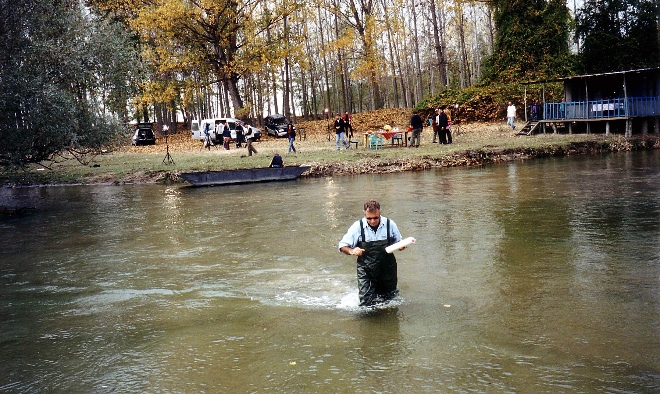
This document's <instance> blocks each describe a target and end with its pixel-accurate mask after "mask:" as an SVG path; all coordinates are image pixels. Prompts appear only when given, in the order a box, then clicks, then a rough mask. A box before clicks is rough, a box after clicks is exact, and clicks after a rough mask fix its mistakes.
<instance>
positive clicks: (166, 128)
mask: <svg viewBox="0 0 660 394" xmlns="http://www.w3.org/2000/svg"><path fill="white" fill-rule="evenodd" d="M169 130H170V127H169V126H168V125H164V126H163V132H164V133H165V151H166V152H167V153H166V154H165V158H163V164H174V159H172V155H170V143H169V140H168V137H169V135H170V133H169Z"/></svg>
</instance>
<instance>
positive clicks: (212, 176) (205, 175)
mask: <svg viewBox="0 0 660 394" xmlns="http://www.w3.org/2000/svg"><path fill="white" fill-rule="evenodd" d="M308 169H309V166H299V167H280V168H270V167H266V168H246V169H241V170H225V171H203V172H183V173H180V174H179V176H180V177H181V178H183V179H184V180H186V181H187V182H189V183H191V184H192V185H194V186H216V185H232V184H238V183H253V182H272V181H287V180H293V179H296V178H298V177H299V176H300V175H302V173H303V172H305V171H307V170H308Z"/></svg>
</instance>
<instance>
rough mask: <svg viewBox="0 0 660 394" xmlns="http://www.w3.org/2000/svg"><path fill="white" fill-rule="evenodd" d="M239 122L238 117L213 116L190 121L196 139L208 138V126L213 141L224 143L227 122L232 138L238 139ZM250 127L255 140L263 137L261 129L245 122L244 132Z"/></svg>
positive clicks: (193, 136)
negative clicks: (205, 131)
mask: <svg viewBox="0 0 660 394" xmlns="http://www.w3.org/2000/svg"><path fill="white" fill-rule="evenodd" d="M238 122H240V120H239V119H236V118H211V119H202V120H201V121H199V120H193V121H192V122H190V129H191V131H192V138H193V139H194V140H200V141H203V140H204V139H205V138H206V135H205V134H204V130H205V129H206V128H207V127H208V129H209V135H210V136H211V140H212V141H213V143H222V130H223V129H224V127H225V124H228V125H229V130H230V131H231V139H232V140H236V123H238ZM248 128H251V129H252V133H253V138H254V140H255V141H257V140H258V139H259V138H261V130H259V129H258V128H256V127H252V126H250V125H248V124H247V123H245V122H243V129H244V130H245V131H244V133H247V129H248ZM216 130H217V133H216Z"/></svg>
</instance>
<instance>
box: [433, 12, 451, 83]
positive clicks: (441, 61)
mask: <svg viewBox="0 0 660 394" xmlns="http://www.w3.org/2000/svg"><path fill="white" fill-rule="evenodd" d="M429 8H430V9H431V24H432V25H433V46H434V48H435V56H436V61H437V63H438V64H437V67H438V79H439V80H440V87H441V89H443V90H444V89H445V88H446V87H447V70H446V67H447V59H446V58H445V46H444V31H445V25H444V23H443V21H442V20H439V18H438V7H437V6H436V4H435V0H431V4H430V7H429ZM440 12H442V11H440ZM443 19H444V18H443ZM441 37H442V38H443V41H440V38H441Z"/></svg>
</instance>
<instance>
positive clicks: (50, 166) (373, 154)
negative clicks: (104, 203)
mask: <svg viewBox="0 0 660 394" xmlns="http://www.w3.org/2000/svg"><path fill="white" fill-rule="evenodd" d="M399 122H400V123H401V125H398V126H399V127H403V124H404V122H405V121H402V120H399ZM391 123H394V126H397V121H396V120H392V121H391ZM298 127H299V128H303V129H305V134H306V138H305V139H302V138H300V137H299V139H298V141H296V144H295V146H296V149H297V153H287V149H288V141H287V140H286V139H282V138H279V139H276V138H273V137H264V138H263V139H262V140H261V141H259V142H257V143H255V144H254V146H255V147H256V149H257V150H258V151H259V153H258V154H257V155H254V156H251V157H250V156H247V151H246V149H245V148H241V149H237V148H235V146H232V149H230V150H228V151H227V150H224V149H222V148H221V147H213V148H211V149H209V150H207V149H203V148H201V144H200V142H199V141H193V140H192V139H191V138H190V134H189V133H187V132H181V133H178V134H175V135H172V136H170V137H169V138H168V140H167V143H166V142H165V139H164V138H160V139H159V140H158V143H157V144H156V145H155V146H140V147H131V146H125V147H120V148H118V149H116V150H114V151H112V152H107V153H104V154H101V155H98V156H94V157H88V161H85V163H84V164H83V163H80V162H78V161H77V160H74V158H72V157H63V158H61V160H60V161H58V162H53V163H45V165H44V166H38V165H35V166H32V167H29V168H25V169H21V170H18V171H13V172H5V173H2V174H0V178H1V180H2V183H3V185H6V186H33V185H70V184H116V185H119V184H141V183H182V182H183V180H181V179H180V178H179V177H178V174H179V173H181V172H191V171H208V170H223V169H236V168H255V167H265V166H267V165H268V164H269V162H270V159H271V157H272V156H273V155H274V153H275V152H278V153H280V154H282V155H283V157H284V160H285V165H290V166H293V165H303V164H304V165H308V166H310V170H309V171H308V172H306V173H305V174H304V175H303V176H309V177H321V176H339V175H356V174H368V173H391V172H401V171H419V170H426V169H430V168H436V167H457V166H479V165H484V164H488V163H494V162H503V161H512V160H529V159H533V158H538V157H551V156H569V155H583V154H598V153H605V152H615V151H631V150H643V149H657V148H660V135H658V134H648V135H638V136H637V135H636V136H634V137H632V138H624V137H623V136H622V135H620V134H609V135H603V134H541V135H535V136H529V137H528V136H516V135H515V133H512V132H511V131H510V130H509V129H508V127H507V126H506V125H505V124H503V123H496V124H495V123H474V124H467V125H461V128H460V131H459V130H457V128H456V127H455V129H454V137H453V143H452V144H450V145H440V144H437V143H432V142H431V141H432V131H431V129H430V128H426V129H425V130H424V132H423V133H422V144H421V146H420V147H419V148H407V147H400V146H393V145H391V143H390V142H389V141H385V147H384V148H383V149H379V150H368V149H365V147H364V144H363V142H362V137H363V133H364V132H362V133H359V134H358V133H357V132H356V134H355V135H354V138H353V139H354V140H357V141H360V142H359V145H358V149H350V150H346V149H343V148H342V150H341V151H337V150H336V147H335V142H334V135H330V141H328V133H327V125H326V122H325V121H316V122H301V123H299V124H298ZM168 152H169V156H167V153H168Z"/></svg>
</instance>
